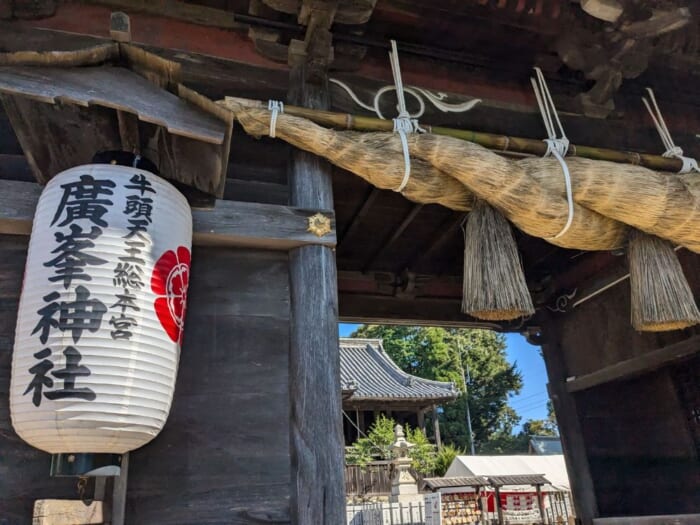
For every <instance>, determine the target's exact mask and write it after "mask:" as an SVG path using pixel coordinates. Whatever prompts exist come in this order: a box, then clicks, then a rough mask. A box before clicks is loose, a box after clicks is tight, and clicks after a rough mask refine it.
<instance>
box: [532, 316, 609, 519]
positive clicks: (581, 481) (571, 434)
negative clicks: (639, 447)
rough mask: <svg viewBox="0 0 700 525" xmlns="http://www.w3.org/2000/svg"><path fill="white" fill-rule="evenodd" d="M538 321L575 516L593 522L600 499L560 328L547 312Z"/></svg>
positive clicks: (550, 394)
mask: <svg viewBox="0 0 700 525" xmlns="http://www.w3.org/2000/svg"><path fill="white" fill-rule="evenodd" d="M539 321H540V322H541V323H540V326H542V327H543V329H544V333H543V334H544V335H543V336H542V338H543V344H542V356H543V357H544V363H545V367H546V368H547V377H548V378H549V385H548V390H549V398H550V399H551V400H552V404H553V405H554V412H555V414H556V416H557V424H558V426H559V433H560V435H561V443H562V448H563V449H564V459H565V461H566V470H567V472H568V474H569V480H570V482H571V490H572V492H573V495H574V504H575V506H576V517H577V518H578V519H579V520H580V522H581V524H582V525H592V523H593V519H594V518H597V517H598V501H597V499H596V494H595V488H594V485H593V477H592V476H591V470H590V466H589V464H588V455H587V453H586V443H585V441H584V439H583V431H582V429H581V422H580V420H579V416H578V409H577V406H576V401H575V399H574V398H573V396H572V395H571V394H570V393H569V392H568V391H567V389H566V363H565V362H564V357H563V356H564V354H563V352H562V350H561V348H560V347H559V333H558V329H557V326H556V325H555V324H554V322H553V320H552V318H551V317H549V316H548V315H547V314H545V313H544V312H541V313H540V318H539Z"/></svg>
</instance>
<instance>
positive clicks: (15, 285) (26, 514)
mask: <svg viewBox="0 0 700 525" xmlns="http://www.w3.org/2000/svg"><path fill="white" fill-rule="evenodd" d="M27 242H28V238H27V237H18V236H7V235H0V254H2V255H1V256H0V451H2V452H0V525H15V524H20V523H22V524H25V523H31V519H32V516H33V507H34V500H36V499H40V498H43V497H46V496H49V495H50V496H51V497H52V498H63V499H75V497H76V495H77V493H76V489H75V481H76V480H75V478H51V477H49V468H50V464H51V460H50V457H49V455H48V454H46V453H45V452H42V451H40V450H37V449H35V448H32V447H30V446H29V445H27V444H26V443H25V442H24V441H22V440H21V439H20V438H19V436H18V435H17V434H16V433H15V431H14V430H13V429H12V424H11V422H10V407H9V395H8V393H9V388H10V369H11V363H12V347H13V344H14V334H15V324H16V319H17V306H18V302H19V294H20V288H21V286H22V276H23V274H24V261H25V258H26V254H27Z"/></svg>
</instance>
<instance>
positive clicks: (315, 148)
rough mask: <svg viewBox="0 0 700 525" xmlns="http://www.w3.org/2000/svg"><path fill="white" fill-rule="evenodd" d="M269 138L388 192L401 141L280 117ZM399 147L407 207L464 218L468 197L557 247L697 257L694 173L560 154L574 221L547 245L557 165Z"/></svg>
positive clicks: (261, 122) (555, 220)
mask: <svg viewBox="0 0 700 525" xmlns="http://www.w3.org/2000/svg"><path fill="white" fill-rule="evenodd" d="M229 107H230V106H229ZM234 113H235V114H236V118H237V119H238V121H239V122H240V123H241V125H242V126H243V128H244V129H245V130H246V132H248V133H249V134H251V135H255V136H262V135H267V134H268V132H269V120H270V113H269V112H268V111H267V110H264V109H256V108H249V107H244V106H240V107H239V108H238V109H237V110H234ZM277 137H278V138H281V139H283V140H285V141H286V142H288V143H290V144H292V145H293V146H296V147H298V148H300V149H304V150H306V151H310V152H312V153H315V154H317V155H320V156H323V157H325V158H327V159H328V160H330V161H331V162H332V163H333V164H335V165H337V166H340V167H342V168H344V169H347V170H348V171H351V172H352V173H355V174H356V175H359V176H360V177H362V178H364V179H365V180H367V181H368V182H369V183H370V184H373V185H375V186H377V187H379V188H383V189H393V188H396V187H397V186H398V185H399V184H400V182H401V179H402V178H403V174H404V160H403V155H402V152H401V142H400V139H399V138H398V137H397V136H395V135H394V134H391V133H381V132H379V133H357V132H352V131H335V130H330V129H326V128H323V127H321V126H318V125H316V124H314V123H313V122H310V121H308V120H306V119H303V118H300V117H293V116H290V115H285V114H281V115H279V117H278V121H277ZM408 142H409V147H410V151H411V156H412V158H411V162H412V166H413V168H412V174H411V178H410V180H409V181H408V184H407V185H406V188H405V190H404V191H403V192H402V193H403V195H404V196H405V197H406V198H408V199H409V200H413V201H415V202H421V203H437V204H442V205H443V206H446V207H447V208H451V209H454V210H462V211H467V210H470V209H471V208H472V207H473V205H474V197H475V196H476V197H479V198H482V199H484V200H486V201H487V202H488V203H489V204H491V205H492V206H493V207H495V208H496V209H498V210H499V211H500V212H502V213H503V214H504V215H505V216H506V217H507V218H508V220H510V221H511V222H512V223H513V224H515V225H516V226H517V227H518V228H520V229H521V230H522V231H524V232H525V233H528V234H530V235H533V236H535V237H540V238H542V239H545V240H547V241H549V242H550V243H552V244H555V245H557V246H561V247H564V248H574V249H580V250H613V249H618V248H621V247H623V246H624V244H625V242H626V239H627V235H628V233H629V226H632V227H634V228H637V229H639V230H642V231H645V232H647V233H650V234H653V235H656V236H658V237H661V238H664V239H667V240H669V241H671V242H673V243H675V244H680V245H681V246H684V247H686V248H688V249H689V250H691V251H693V252H696V253H700V228H698V224H700V182H698V180H697V178H698V177H697V175H696V174H686V175H676V174H668V173H658V172H654V171H652V170H649V169H647V168H643V167H641V166H634V165H628V164H619V163H614V162H605V161H594V160H590V159H583V158H577V157H573V158H568V157H567V164H568V165H569V169H570V171H571V179H572V185H573V194H574V201H575V210H574V219H573V223H572V225H571V227H570V228H569V230H568V231H567V232H566V234H565V235H563V236H562V237H559V238H558V239H554V238H553V237H554V236H555V235H557V233H558V232H559V231H561V228H562V226H563V225H564V224H565V222H566V220H567V217H568V205H567V202H566V195H565V187H564V181H563V179H562V177H561V173H560V171H561V166H560V165H559V163H558V161H557V160H556V159H553V158H526V159H520V160H512V159H507V158H504V157H502V156H500V155H498V154H496V153H494V152H492V151H490V150H487V149H486V148H483V147H481V146H479V145H477V144H473V143H470V142H467V141H463V140H460V139H454V138H452V137H445V136H438V135H433V134H430V133H426V134H412V135H411V136H409V137H408Z"/></svg>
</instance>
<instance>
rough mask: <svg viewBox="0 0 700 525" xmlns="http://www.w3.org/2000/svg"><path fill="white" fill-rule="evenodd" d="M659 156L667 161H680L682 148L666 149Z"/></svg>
mask: <svg viewBox="0 0 700 525" xmlns="http://www.w3.org/2000/svg"><path fill="white" fill-rule="evenodd" d="M661 156H662V157H666V158H667V159H672V158H675V159H680V158H682V157H683V148H680V147H678V146H673V147H672V148H671V149H667V150H666V151H665V152H664V153H663V154H662V155H661Z"/></svg>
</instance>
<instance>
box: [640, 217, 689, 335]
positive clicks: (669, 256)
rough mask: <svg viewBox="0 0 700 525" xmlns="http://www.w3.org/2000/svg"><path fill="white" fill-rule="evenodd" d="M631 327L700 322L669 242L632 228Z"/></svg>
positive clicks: (657, 328) (671, 327) (650, 328)
mask: <svg viewBox="0 0 700 525" xmlns="http://www.w3.org/2000/svg"><path fill="white" fill-rule="evenodd" d="M628 252H629V253H628V259H629V268H630V288H631V291H632V297H631V302H632V308H631V313H632V326H633V327H634V328H635V329H637V330H641V331H647V332H662V331H667V330H679V329H682V328H687V327H689V326H693V325H695V324H697V323H698V322H700V311H698V307H697V305H696V304H695V300H694V298H693V292H692V291H691V289H690V286H689V285H688V281H687V280H686V278H685V276H684V275H683V268H681V265H680V263H679V262H678V257H676V253H675V252H674V251H673V248H672V247H671V245H670V243H669V242H668V241H664V240H662V239H659V238H658V237H654V236H652V235H647V234H645V233H642V232H639V231H637V230H632V232H631V233H630V241H629V251H628Z"/></svg>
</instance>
